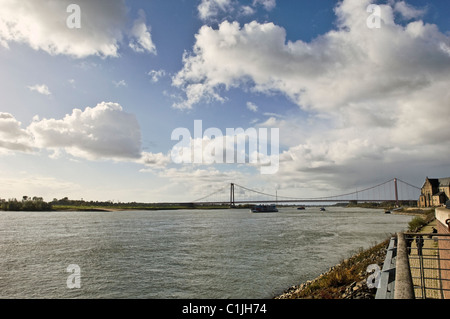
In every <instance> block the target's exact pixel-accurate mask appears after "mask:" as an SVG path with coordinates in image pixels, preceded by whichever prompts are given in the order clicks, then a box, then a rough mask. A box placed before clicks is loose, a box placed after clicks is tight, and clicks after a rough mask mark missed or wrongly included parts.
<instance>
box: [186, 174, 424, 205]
mask: <svg viewBox="0 0 450 319" xmlns="http://www.w3.org/2000/svg"><path fill="white" fill-rule="evenodd" d="M397 182H400V184H404V185H406V186H407V188H406V189H405V188H404V187H402V188H401V189H400V190H401V192H400V195H402V194H403V193H405V192H408V193H409V192H411V191H412V194H408V195H407V197H409V196H411V197H409V198H407V199H405V198H403V199H400V198H399V196H398V195H399V192H398V185H397ZM392 184H394V185H392ZM392 186H394V191H395V194H394V192H393V191H392ZM235 187H238V188H240V189H242V190H244V191H246V192H250V193H254V194H258V195H262V196H265V197H268V198H270V199H276V200H277V201H280V202H283V201H285V202H294V201H295V202H302V201H333V200H336V201H350V200H357V201H392V200H394V199H395V201H397V202H398V201H399V200H414V198H416V196H415V194H414V193H415V192H417V190H421V188H419V187H417V186H414V185H412V184H410V183H407V182H405V181H403V180H400V179H396V178H393V179H390V180H388V181H386V182H383V183H380V184H377V185H375V186H371V187H367V188H364V189H360V190H358V189H357V190H356V191H354V192H349V193H344V194H339V195H331V196H320V197H309V198H298V197H292V196H281V195H278V192H277V193H276V194H275V195H274V194H269V193H266V192H263V191H258V190H255V189H251V188H248V187H245V186H242V185H239V184H234V183H231V189H230V193H228V192H225V190H226V189H227V188H229V184H228V185H226V186H223V187H221V188H220V189H218V190H217V191H215V192H212V193H210V194H208V195H206V196H203V197H201V198H199V199H197V200H195V201H194V202H197V203H198V202H221V203H226V202H228V199H225V198H226V197H225V198H224V199H223V200H221V201H213V200H208V201H205V199H207V198H211V197H212V196H214V195H217V194H222V196H224V195H227V193H228V194H230V204H234V202H253V201H255V202H257V201H266V202H268V201H269V200H267V199H266V200H261V198H258V199H254V198H253V199H252V200H250V199H249V195H248V193H247V194H246V195H245V196H246V199H245V200H237V199H235V197H234V192H235ZM387 188H389V189H387ZM377 190H378V191H377ZM381 191H382V192H383V194H384V195H383V197H382V196H381V193H382V192H381ZM386 192H387V195H386ZM376 193H378V197H377V196H376V195H375V194H376ZM244 194H245V193H244ZM360 194H362V195H363V196H360ZM364 195H365V196H364ZM352 196H353V197H352ZM401 197H403V196H401Z"/></svg>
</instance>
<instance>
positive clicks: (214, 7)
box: [197, 0, 276, 21]
mask: <svg viewBox="0 0 450 319" xmlns="http://www.w3.org/2000/svg"><path fill="white" fill-rule="evenodd" d="M258 6H262V7H263V8H264V9H265V10H267V11H270V10H272V9H273V8H275V7H276V0H253V2H252V4H251V5H241V4H240V2H239V1H236V0H202V1H201V2H200V4H199V5H198V7H197V10H198V16H199V18H200V19H201V20H203V21H209V20H215V19H217V18H218V17H224V16H227V15H230V14H237V15H243V16H249V15H252V14H254V13H255V12H256V9H257V7H258Z"/></svg>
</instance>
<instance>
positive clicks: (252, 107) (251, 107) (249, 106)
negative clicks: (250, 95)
mask: <svg viewBox="0 0 450 319" xmlns="http://www.w3.org/2000/svg"><path fill="white" fill-rule="evenodd" d="M247 109H249V110H250V111H252V112H258V106H257V105H256V104H255V103H253V102H247Z"/></svg>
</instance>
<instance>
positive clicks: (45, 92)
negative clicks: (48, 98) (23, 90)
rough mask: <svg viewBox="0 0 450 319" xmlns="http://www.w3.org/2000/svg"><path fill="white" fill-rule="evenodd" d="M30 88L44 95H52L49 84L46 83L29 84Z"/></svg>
mask: <svg viewBox="0 0 450 319" xmlns="http://www.w3.org/2000/svg"><path fill="white" fill-rule="evenodd" d="M28 88H29V89H30V91H35V92H38V93H39V94H42V95H51V93H50V90H49V88H48V86H47V85H45V84H36V85H33V86H28Z"/></svg>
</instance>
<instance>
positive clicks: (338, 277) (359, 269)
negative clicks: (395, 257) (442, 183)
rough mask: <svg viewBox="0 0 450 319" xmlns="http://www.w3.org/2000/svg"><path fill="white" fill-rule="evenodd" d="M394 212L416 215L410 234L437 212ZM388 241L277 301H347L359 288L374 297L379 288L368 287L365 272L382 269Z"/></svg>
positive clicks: (287, 293)
mask: <svg viewBox="0 0 450 319" xmlns="http://www.w3.org/2000/svg"><path fill="white" fill-rule="evenodd" d="M395 213H396V214H406V215H412V216H415V217H414V218H413V219H412V220H411V221H410V222H409V224H408V231H412V232H418V231H420V229H421V228H423V227H424V226H426V225H428V224H429V223H430V222H432V221H433V220H434V209H427V210H421V209H405V210H404V211H403V210H402V211H397V212H395ZM392 236H393V235H392ZM392 236H391V237H392ZM389 240H390V237H389V238H387V239H386V240H384V241H383V242H381V243H379V244H376V245H373V246H372V247H370V248H369V249H366V250H361V251H359V252H357V253H356V254H355V255H353V256H352V257H350V258H348V259H346V260H343V261H342V262H341V263H339V264H338V265H336V266H334V267H332V268H330V270H329V271H327V272H326V273H324V274H322V275H320V276H319V277H317V278H316V279H314V280H312V281H308V282H306V283H304V284H301V285H298V286H294V287H291V288H289V289H288V290H287V291H286V292H284V293H283V294H281V295H280V296H276V297H275V299H344V298H349V294H351V293H353V292H354V291H355V290H356V289H357V288H358V287H359V289H360V290H363V291H364V298H367V299H370V298H374V297H375V293H376V289H369V288H368V287H367V285H366V280H367V278H368V276H369V274H368V273H367V272H366V270H367V267H368V266H369V265H372V264H377V265H378V266H379V267H380V269H382V268H383V264H384V260H385V258H386V248H387V247H388V245H389Z"/></svg>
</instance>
